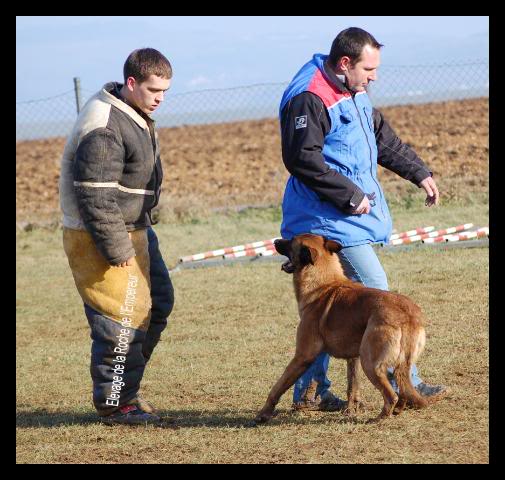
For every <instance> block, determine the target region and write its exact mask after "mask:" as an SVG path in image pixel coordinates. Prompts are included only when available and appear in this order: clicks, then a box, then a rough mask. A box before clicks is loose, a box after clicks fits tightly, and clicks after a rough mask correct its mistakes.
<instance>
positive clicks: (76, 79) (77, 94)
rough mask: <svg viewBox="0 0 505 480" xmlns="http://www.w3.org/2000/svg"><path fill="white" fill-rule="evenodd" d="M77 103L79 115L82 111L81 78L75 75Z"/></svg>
mask: <svg viewBox="0 0 505 480" xmlns="http://www.w3.org/2000/svg"><path fill="white" fill-rule="evenodd" d="M74 90H75V104H76V106H77V115H79V112H80V111H81V79H80V78H79V77H74Z"/></svg>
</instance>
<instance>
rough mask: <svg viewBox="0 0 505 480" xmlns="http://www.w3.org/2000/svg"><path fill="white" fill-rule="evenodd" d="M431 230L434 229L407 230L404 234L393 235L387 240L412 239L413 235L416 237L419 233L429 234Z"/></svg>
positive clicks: (433, 228)
mask: <svg viewBox="0 0 505 480" xmlns="http://www.w3.org/2000/svg"><path fill="white" fill-rule="evenodd" d="M432 230H435V227H433V226H432V227H422V228H416V229H414V230H408V231H406V232H401V233H394V234H393V235H391V237H390V239H389V240H397V239H398V238H405V237H412V236H413V235H418V234H421V233H428V232H431V231H432Z"/></svg>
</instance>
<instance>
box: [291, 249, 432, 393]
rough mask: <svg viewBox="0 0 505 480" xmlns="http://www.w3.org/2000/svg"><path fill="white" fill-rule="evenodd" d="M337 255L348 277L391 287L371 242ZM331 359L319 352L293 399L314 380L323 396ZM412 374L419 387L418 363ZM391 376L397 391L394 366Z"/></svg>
mask: <svg viewBox="0 0 505 480" xmlns="http://www.w3.org/2000/svg"><path fill="white" fill-rule="evenodd" d="M338 256H339V258H340V262H341V263H342V267H343V269H344V272H345V274H346V276H347V277H348V278H350V279H351V280H354V281H356V282H361V283H362V284H363V285H365V286H366V287H371V288H380V289H381V290H389V288H388V281H387V277H386V273H385V272H384V269H383V268H382V265H381V263H380V262H379V259H378V258H377V255H376V254H375V251H374V249H373V247H372V245H371V244H365V245H356V246H354V247H345V248H343V249H342V250H340V252H338ZM329 360H330V356H329V355H328V354H327V353H326V352H321V353H320V354H319V355H318V357H317V358H316V359H315V360H314V362H313V363H312V364H311V365H310V367H309V368H308V369H307V370H306V371H305V373H304V374H303V375H302V376H301V377H300V378H299V379H298V380H297V381H296V382H295V385H294V389H293V402H299V401H301V398H302V396H303V394H304V393H305V390H307V388H308V387H309V385H310V384H311V381H312V379H314V380H315V381H316V382H317V383H318V385H317V390H316V396H317V395H322V394H323V393H324V392H326V391H327V390H328V389H329V388H330V385H331V382H330V380H329V379H328V377H327V376H326V373H327V372H328V364H329ZM410 375H411V380H412V385H414V386H416V385H418V384H419V383H421V382H422V380H421V379H420V378H419V376H418V375H417V367H416V366H415V365H412V368H411V370H410ZM388 378H389V381H390V382H391V385H392V387H393V388H394V389H395V391H396V392H398V386H397V384H396V381H395V379H394V377H393V369H391V368H389V369H388Z"/></svg>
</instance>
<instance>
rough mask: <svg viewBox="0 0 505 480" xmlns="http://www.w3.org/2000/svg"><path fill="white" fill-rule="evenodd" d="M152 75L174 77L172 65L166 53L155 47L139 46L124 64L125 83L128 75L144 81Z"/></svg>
mask: <svg viewBox="0 0 505 480" xmlns="http://www.w3.org/2000/svg"><path fill="white" fill-rule="evenodd" d="M151 75H156V76H157V77H161V78H167V79H170V78H172V66H171V65H170V62H169V61H168V60H167V58H166V57H165V56H164V55H162V54H161V53H160V52H158V50H155V49H154V48H139V49H137V50H134V51H133V52H132V53H130V55H128V58H127V59H126V62H125V63H124V66H123V76H124V81H125V83H126V80H127V79H128V77H133V78H134V79H135V80H136V81H137V82H139V83H142V82H144V81H146V80H147V79H148V78H149V77H150V76H151Z"/></svg>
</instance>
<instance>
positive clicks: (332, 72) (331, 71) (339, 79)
mask: <svg viewBox="0 0 505 480" xmlns="http://www.w3.org/2000/svg"><path fill="white" fill-rule="evenodd" d="M324 70H325V72H326V74H327V75H328V77H329V78H330V80H332V81H333V82H334V83H336V84H337V86H338V87H344V88H345V89H346V90H348V91H350V90H349V87H347V83H346V79H345V75H344V73H343V72H342V71H341V70H338V69H336V68H333V67H332V66H331V65H330V63H329V62H328V61H326V62H325V63H324ZM339 84H340V85H339ZM351 93H352V92H351Z"/></svg>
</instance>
